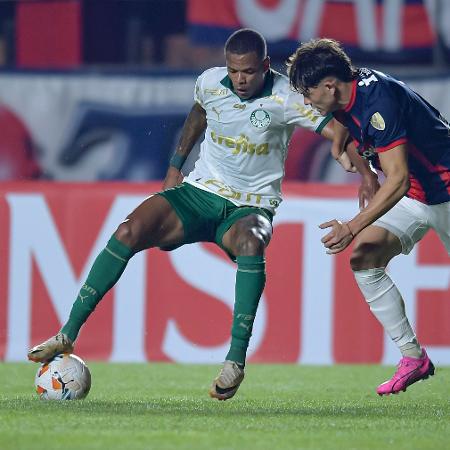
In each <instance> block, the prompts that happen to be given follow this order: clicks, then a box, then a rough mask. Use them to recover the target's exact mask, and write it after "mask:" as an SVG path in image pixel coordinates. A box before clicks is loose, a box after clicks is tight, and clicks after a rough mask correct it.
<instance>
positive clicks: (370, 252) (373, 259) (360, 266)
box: [350, 242, 386, 271]
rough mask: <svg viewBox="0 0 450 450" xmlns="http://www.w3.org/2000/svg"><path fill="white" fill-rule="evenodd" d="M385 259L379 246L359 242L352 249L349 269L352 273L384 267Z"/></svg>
mask: <svg viewBox="0 0 450 450" xmlns="http://www.w3.org/2000/svg"><path fill="white" fill-rule="evenodd" d="M385 265H386V261H385V258H384V256H383V251H382V248H381V246H379V245H378V244H374V243H370V242H359V243H356V244H355V246H354V247H353V252H352V254H351V256H350V267H351V268H352V270H353V271H357V270H365V269H373V268H375V267H384V266H385Z"/></svg>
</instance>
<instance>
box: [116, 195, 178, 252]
mask: <svg viewBox="0 0 450 450" xmlns="http://www.w3.org/2000/svg"><path fill="white" fill-rule="evenodd" d="M115 236H116V237H117V238H118V239H119V240H120V241H121V242H123V243H124V244H127V245H129V246H130V247H131V248H133V249H134V250H135V251H140V250H143V249H146V248H150V247H160V246H166V245H173V244H176V243H178V242H180V241H181V240H182V239H183V225H182V223H181V220H180V219H179V217H178V216H177V214H176V212H175V210H174V209H173V207H172V205H171V204H170V203H169V202H168V201H167V200H166V199H165V198H164V197H162V196H161V195H159V194H155V195H152V196H151V197H148V198H146V199H145V200H144V201H143V202H142V203H141V204H140V205H139V206H138V207H137V208H136V209H135V210H134V211H133V212H132V213H131V214H130V215H128V216H127V218H126V220H125V221H124V222H123V223H122V224H121V225H120V226H119V228H118V229H117V231H116V234H115Z"/></svg>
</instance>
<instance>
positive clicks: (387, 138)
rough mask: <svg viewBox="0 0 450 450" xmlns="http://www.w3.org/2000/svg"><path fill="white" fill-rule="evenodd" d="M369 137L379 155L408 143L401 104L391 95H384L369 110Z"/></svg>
mask: <svg viewBox="0 0 450 450" xmlns="http://www.w3.org/2000/svg"><path fill="white" fill-rule="evenodd" d="M367 135H368V137H369V139H370V141H371V143H372V145H373V147H374V148H375V151H376V152H377V153H380V152H384V151H387V150H390V149H391V148H394V147H397V146H398V145H401V144H404V143H406V141H407V137H406V124H405V119H404V114H403V111H402V107H401V104H400V103H399V102H398V101H397V100H395V99H394V98H393V97H392V96H390V95H382V96H380V97H379V98H378V99H377V101H376V102H375V103H374V104H373V105H371V106H370V107H369V109H368V116H367Z"/></svg>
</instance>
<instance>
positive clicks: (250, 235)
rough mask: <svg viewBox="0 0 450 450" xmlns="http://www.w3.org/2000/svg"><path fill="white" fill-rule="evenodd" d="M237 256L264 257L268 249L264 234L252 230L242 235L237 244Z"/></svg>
mask: <svg viewBox="0 0 450 450" xmlns="http://www.w3.org/2000/svg"><path fill="white" fill-rule="evenodd" d="M236 247H237V254H238V255H240V256H256V255H263V254H264V250H265V248H266V239H265V237H264V232H263V231H261V230H258V229H250V230H247V231H246V232H244V233H241V234H240V235H239V237H238V238H237V242H236Z"/></svg>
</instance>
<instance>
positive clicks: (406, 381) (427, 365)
mask: <svg viewBox="0 0 450 450" xmlns="http://www.w3.org/2000/svg"><path fill="white" fill-rule="evenodd" d="M433 375H434V366H433V363H432V362H431V360H430V358H428V355H427V352H426V351H425V349H422V357H421V358H410V357H407V356H405V357H403V358H402V359H401V360H400V362H399V364H398V366H397V371H396V372H395V373H394V376H393V377H392V378H391V379H390V380H388V381H385V382H384V383H382V384H380V385H379V386H378V387H377V394H378V395H389V394H398V393H399V392H400V391H403V392H405V391H406V388H407V387H408V386H410V385H411V384H413V383H415V382H416V381H420V380H426V379H427V378H428V377H431V376H433Z"/></svg>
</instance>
